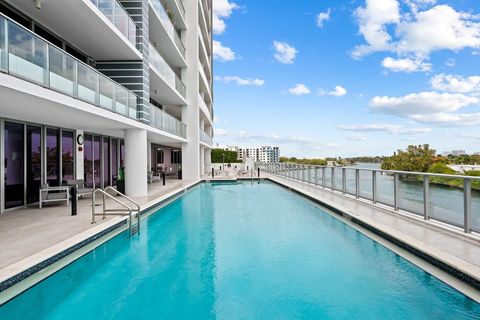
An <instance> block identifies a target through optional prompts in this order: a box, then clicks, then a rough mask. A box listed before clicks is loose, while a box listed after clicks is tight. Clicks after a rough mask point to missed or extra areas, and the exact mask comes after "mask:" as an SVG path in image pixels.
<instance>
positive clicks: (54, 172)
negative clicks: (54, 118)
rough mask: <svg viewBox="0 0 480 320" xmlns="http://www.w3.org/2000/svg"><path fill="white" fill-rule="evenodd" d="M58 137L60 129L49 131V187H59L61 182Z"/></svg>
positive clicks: (49, 129)
mask: <svg viewBox="0 0 480 320" xmlns="http://www.w3.org/2000/svg"><path fill="white" fill-rule="evenodd" d="M58 135H59V130H58V129H51V128H48V129H47V183H48V185H49V186H58V185H59V182H60V181H59V178H60V177H59V171H60V170H59V168H60V157H59V153H60V149H59V138H58Z"/></svg>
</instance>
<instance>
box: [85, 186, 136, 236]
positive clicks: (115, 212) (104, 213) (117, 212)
mask: <svg viewBox="0 0 480 320" xmlns="http://www.w3.org/2000/svg"><path fill="white" fill-rule="evenodd" d="M107 188H108V187H107ZM107 188H105V189H107ZM113 190H115V189H113ZM115 191H116V192H117V194H118V195H121V196H123V197H124V198H125V199H127V200H129V201H130V202H132V203H133V204H135V205H136V206H137V209H138V211H137V224H138V232H139V233H140V206H139V205H138V204H137V203H136V202H135V201H133V200H132V199H130V198H128V197H127V196H125V195H124V194H122V193H121V192H118V191H117V190H115ZM97 192H100V193H101V194H102V195H103V203H102V207H103V210H102V213H96V212H95V204H96V201H95V195H96V193H97ZM106 197H108V198H109V199H112V200H113V201H115V202H116V203H118V204H119V205H121V206H122V207H124V208H125V209H124V210H125V211H121V210H119V209H116V210H115V209H109V210H107V208H106V201H105V198H106ZM109 212H110V213H109ZM122 212H125V213H126V214H123V213H122ZM107 215H114V216H119V215H120V216H124V215H128V216H129V219H128V227H129V232H130V236H132V220H133V210H132V208H130V207H129V206H128V205H126V204H125V203H123V202H122V201H120V200H118V199H116V198H115V197H113V196H112V195H111V194H109V193H108V192H106V191H105V190H103V189H100V188H97V189H95V190H93V191H92V224H93V223H95V216H103V219H105V218H106V216H107Z"/></svg>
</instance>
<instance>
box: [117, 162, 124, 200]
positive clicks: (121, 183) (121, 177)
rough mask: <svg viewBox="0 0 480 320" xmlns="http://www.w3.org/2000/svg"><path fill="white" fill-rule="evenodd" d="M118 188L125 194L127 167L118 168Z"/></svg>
mask: <svg viewBox="0 0 480 320" xmlns="http://www.w3.org/2000/svg"><path fill="white" fill-rule="evenodd" d="M117 190H118V191H119V192H121V193H123V194H125V168H124V167H120V168H119V169H118V178H117Z"/></svg>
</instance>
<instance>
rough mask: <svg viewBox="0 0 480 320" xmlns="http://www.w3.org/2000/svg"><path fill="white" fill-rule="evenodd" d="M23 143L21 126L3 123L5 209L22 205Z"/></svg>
mask: <svg viewBox="0 0 480 320" xmlns="http://www.w3.org/2000/svg"><path fill="white" fill-rule="evenodd" d="M24 143H25V141H24V133H23V124H19V123H14V122H5V130H4V148H5V149H4V150H5V163H4V165H5V209H9V208H14V207H19V206H22V205H23V204H24V199H23V195H24V169H25V165H24Z"/></svg>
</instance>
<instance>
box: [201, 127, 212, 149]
mask: <svg viewBox="0 0 480 320" xmlns="http://www.w3.org/2000/svg"><path fill="white" fill-rule="evenodd" d="M199 131H200V143H201V144H203V145H205V146H206V147H208V148H212V147H213V140H212V138H211V137H210V136H209V135H208V133H206V132H205V131H203V130H202V129H199Z"/></svg>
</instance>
